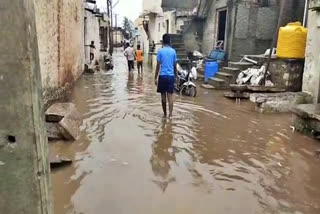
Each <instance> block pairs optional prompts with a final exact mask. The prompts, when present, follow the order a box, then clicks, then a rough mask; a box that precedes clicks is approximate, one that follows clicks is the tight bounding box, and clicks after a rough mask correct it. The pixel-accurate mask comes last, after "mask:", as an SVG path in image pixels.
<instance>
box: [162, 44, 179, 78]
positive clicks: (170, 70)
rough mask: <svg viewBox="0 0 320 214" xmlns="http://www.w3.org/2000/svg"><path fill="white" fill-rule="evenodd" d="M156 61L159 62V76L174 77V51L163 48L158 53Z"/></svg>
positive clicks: (175, 55) (175, 59) (175, 56)
mask: <svg viewBox="0 0 320 214" xmlns="http://www.w3.org/2000/svg"><path fill="white" fill-rule="evenodd" d="M157 61H158V62H160V65H161V66H160V76H174V66H175V63H176V62H177V53H176V51H175V50H174V49H173V48H171V47H169V46H165V47H163V48H162V49H160V50H159V51H158V56H157Z"/></svg>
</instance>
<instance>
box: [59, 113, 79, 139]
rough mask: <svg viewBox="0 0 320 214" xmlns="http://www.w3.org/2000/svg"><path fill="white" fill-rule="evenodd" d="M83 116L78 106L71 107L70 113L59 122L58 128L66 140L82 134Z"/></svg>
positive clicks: (76, 137)
mask: <svg viewBox="0 0 320 214" xmlns="http://www.w3.org/2000/svg"><path fill="white" fill-rule="evenodd" d="M81 124H82V118H81V116H80V114H79V112H78V111H77V110H76V108H71V109H70V111H69V112H68V114H67V115H66V116H65V117H64V118H63V119H62V120H61V121H60V122H59V125H58V129H59V131H60V133H61V134H62V135H63V137H64V138H65V139H66V140H76V139H78V137H79V135H80V126H81Z"/></svg>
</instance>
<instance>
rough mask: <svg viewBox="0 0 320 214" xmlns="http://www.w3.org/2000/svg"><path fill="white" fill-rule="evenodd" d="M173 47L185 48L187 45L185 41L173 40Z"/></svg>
mask: <svg viewBox="0 0 320 214" xmlns="http://www.w3.org/2000/svg"><path fill="white" fill-rule="evenodd" d="M171 45H172V47H173V48H174V49H175V48H183V47H185V46H184V43H183V42H172V44H171Z"/></svg>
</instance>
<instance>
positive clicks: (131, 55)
mask: <svg viewBox="0 0 320 214" xmlns="http://www.w3.org/2000/svg"><path fill="white" fill-rule="evenodd" d="M126 45H127V48H126V49H125V51H124V53H123V54H124V56H125V57H126V58H127V61H128V69H129V73H130V72H131V71H132V70H133V69H134V59H135V52H134V49H133V48H132V47H131V46H130V43H127V44H126Z"/></svg>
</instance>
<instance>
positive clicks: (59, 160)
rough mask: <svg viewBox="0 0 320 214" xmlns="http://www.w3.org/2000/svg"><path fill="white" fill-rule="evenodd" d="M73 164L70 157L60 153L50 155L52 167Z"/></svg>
mask: <svg viewBox="0 0 320 214" xmlns="http://www.w3.org/2000/svg"><path fill="white" fill-rule="evenodd" d="M70 164H72V160H71V159H69V158H65V157H61V156H59V155H57V156H54V155H50V166H51V168H53V169H54V168H59V167H63V166H67V165H70Z"/></svg>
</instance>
